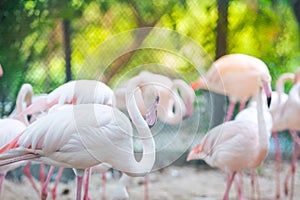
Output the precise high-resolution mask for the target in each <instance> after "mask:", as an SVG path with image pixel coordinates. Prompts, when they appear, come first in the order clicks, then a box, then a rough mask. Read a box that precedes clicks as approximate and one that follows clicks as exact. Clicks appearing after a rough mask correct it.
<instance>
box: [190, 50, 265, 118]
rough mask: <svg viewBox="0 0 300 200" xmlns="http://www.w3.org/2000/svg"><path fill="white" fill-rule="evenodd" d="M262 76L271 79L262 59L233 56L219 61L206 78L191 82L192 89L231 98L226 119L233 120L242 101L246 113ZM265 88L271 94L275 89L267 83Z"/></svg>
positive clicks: (243, 55) (241, 55) (213, 65)
mask: <svg viewBox="0 0 300 200" xmlns="http://www.w3.org/2000/svg"><path fill="white" fill-rule="evenodd" d="M261 75H264V76H270V73H269V70H268V67H267V66H266V64H265V63H264V62H263V61H262V60H260V59H258V58H255V57H253V56H249V55H245V54H229V55H225V56H222V57H220V58H219V59H218V60H216V61H215V62H214V63H213V64H212V66H211V68H210V69H209V71H208V72H207V73H206V74H205V75H204V76H203V77H200V78H199V79H198V80H196V81H194V82H192V83H191V87H192V88H193V89H194V90H198V89H207V90H211V91H213V92H216V93H220V94H224V95H227V96H229V99H230V104H229V108H228V110H227V114H226V119H225V120H226V121H229V120H230V119H231V118H232V115H233V110H234V107H235V104H236V102H237V101H240V110H242V109H243V108H244V106H245V103H246V101H247V100H248V99H249V98H250V97H252V96H255V94H256V91H257V87H258V82H257V79H258V77H259V76H261ZM263 87H264V88H265V90H266V91H268V94H270V95H271V86H270V85H269V84H267V83H266V84H265V85H264V86H263ZM268 104H270V102H268Z"/></svg>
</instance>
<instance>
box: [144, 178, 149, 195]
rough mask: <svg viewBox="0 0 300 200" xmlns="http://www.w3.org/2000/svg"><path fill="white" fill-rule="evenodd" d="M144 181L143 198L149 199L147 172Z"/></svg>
mask: <svg viewBox="0 0 300 200" xmlns="http://www.w3.org/2000/svg"><path fill="white" fill-rule="evenodd" d="M144 179H145V180H144V181H145V193H144V199H145V200H149V174H146V176H145V177H144Z"/></svg>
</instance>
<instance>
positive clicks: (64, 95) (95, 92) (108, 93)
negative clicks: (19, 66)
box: [23, 80, 113, 114]
mask: <svg viewBox="0 0 300 200" xmlns="http://www.w3.org/2000/svg"><path fill="white" fill-rule="evenodd" d="M112 96H113V91H112V90H111V89H110V88H109V87H108V86H107V85H105V84H104V83H102V82H99V81H95V80H75V81H69V82H67V83H65V84H63V85H61V86H59V87H58V88H56V89H55V90H53V91H52V92H51V93H49V94H48V95H46V96H45V97H43V98H42V97H41V98H40V99H39V100H38V101H36V102H34V103H33V104H32V105H31V106H29V107H28V108H27V109H26V110H25V111H24V112H23V113H24V114H34V113H37V112H41V111H45V110H47V109H49V108H51V107H52V106H53V105H56V104H59V105H63V104H67V103H69V104H87V103H99V104H104V105H112Z"/></svg>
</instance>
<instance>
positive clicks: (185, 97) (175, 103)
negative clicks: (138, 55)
mask: <svg viewBox="0 0 300 200" xmlns="http://www.w3.org/2000/svg"><path fill="white" fill-rule="evenodd" d="M136 79H141V80H144V83H145V84H151V85H154V86H155V88H156V89H157V91H158V93H159V97H160V101H159V103H158V108H157V116H158V119H160V120H161V121H162V122H164V123H167V124H170V125H175V124H178V123H180V122H182V120H183V119H184V117H188V116H191V115H192V114H193V104H194V101H195V93H194V91H193V89H192V88H191V87H190V86H189V85H188V84H187V83H186V82H184V81H183V80H181V79H174V80H171V79H170V78H169V77H167V76H164V75H161V74H155V73H151V72H149V71H141V72H140V73H139V74H138V75H137V76H134V77H133V78H131V79H129V80H128V81H126V82H125V83H123V84H121V85H120V86H119V87H117V88H116V89H115V90H114V95H115V97H116V98H115V99H116V106H117V107H118V108H125V107H126V90H127V86H128V85H129V84H131V83H132V82H133V81H134V80H136ZM143 93H144V90H143V88H141V89H140V90H136V91H135V98H136V99H137V104H138V107H139V110H140V111H141V113H142V114H143V115H144V116H145V113H146V107H145V105H144V100H143V99H144V94H143ZM179 93H180V94H179ZM148 178H149V177H148V176H145V181H144V183H145V198H144V199H145V200H147V199H149V194H148V185H149V180H148Z"/></svg>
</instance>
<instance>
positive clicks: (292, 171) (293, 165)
mask: <svg viewBox="0 0 300 200" xmlns="http://www.w3.org/2000/svg"><path fill="white" fill-rule="evenodd" d="M293 146H294V150H293V154H292V161H291V168H290V170H289V172H288V174H287V175H286V177H285V180H284V191H285V195H288V193H289V190H288V184H289V179H290V178H291V191H290V199H293V197H294V182H295V171H296V160H297V158H298V156H299V151H298V149H299V147H298V145H297V144H296V143H295V142H294V144H293Z"/></svg>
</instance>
